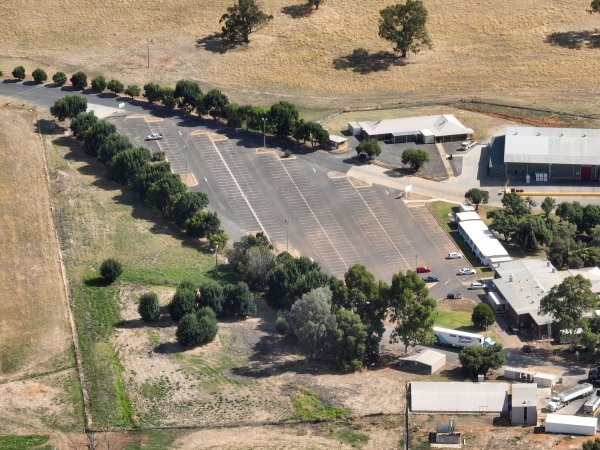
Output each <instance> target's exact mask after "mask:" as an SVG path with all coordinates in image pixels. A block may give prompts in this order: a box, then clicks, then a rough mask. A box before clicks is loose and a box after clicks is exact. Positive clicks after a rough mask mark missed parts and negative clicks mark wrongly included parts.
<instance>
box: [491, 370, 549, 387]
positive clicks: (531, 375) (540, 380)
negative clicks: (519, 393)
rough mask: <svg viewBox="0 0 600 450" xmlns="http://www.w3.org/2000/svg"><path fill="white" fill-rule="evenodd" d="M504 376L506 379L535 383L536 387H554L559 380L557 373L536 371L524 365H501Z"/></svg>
mask: <svg viewBox="0 0 600 450" xmlns="http://www.w3.org/2000/svg"><path fill="white" fill-rule="evenodd" d="M502 370H503V371H504V378H506V379H507V380H515V381H522V382H525V383H535V384H536V385H537V386H538V387H540V388H542V387H550V388H551V387H554V385H555V384H556V383H558V382H559V381H560V377H559V376H558V375H555V374H552V373H545V372H538V371H536V370H531V369H527V368H525V367H509V366H504V367H502Z"/></svg>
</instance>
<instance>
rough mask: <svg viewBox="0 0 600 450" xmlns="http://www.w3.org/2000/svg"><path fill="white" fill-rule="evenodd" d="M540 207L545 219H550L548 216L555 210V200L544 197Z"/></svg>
mask: <svg viewBox="0 0 600 450" xmlns="http://www.w3.org/2000/svg"><path fill="white" fill-rule="evenodd" d="M541 207H542V211H544V215H545V216H546V217H550V214H551V213H552V211H553V210H554V208H556V200H554V199H553V198H552V197H546V198H545V199H544V201H543V202H542V205H541Z"/></svg>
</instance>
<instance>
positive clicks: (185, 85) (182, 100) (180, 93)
mask: <svg viewBox="0 0 600 450" xmlns="http://www.w3.org/2000/svg"><path fill="white" fill-rule="evenodd" d="M201 94H202V91H201V90H200V86H199V85H198V83H197V82H195V81H192V80H179V81H178V82H177V84H176V85H175V98H176V99H177V101H178V103H179V106H180V107H181V108H183V109H185V110H188V111H191V110H192V109H194V108H195V107H196V103H197V102H196V99H197V98H198V96H199V95H201Z"/></svg>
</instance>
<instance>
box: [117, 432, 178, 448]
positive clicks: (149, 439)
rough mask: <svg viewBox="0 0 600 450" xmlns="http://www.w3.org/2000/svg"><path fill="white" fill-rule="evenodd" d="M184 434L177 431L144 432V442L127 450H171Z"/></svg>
mask: <svg viewBox="0 0 600 450" xmlns="http://www.w3.org/2000/svg"><path fill="white" fill-rule="evenodd" d="M182 435H183V433H182V432H181V431H177V430H148V431H144V433H143V436H144V442H143V443H141V444H130V445H128V446H127V447H125V450H142V449H143V450H165V449H168V448H171V446H172V445H173V443H174V442H175V440H176V439H177V438H178V437H180V436H182Z"/></svg>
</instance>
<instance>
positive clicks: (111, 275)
mask: <svg viewBox="0 0 600 450" xmlns="http://www.w3.org/2000/svg"><path fill="white" fill-rule="evenodd" d="M122 273H123V266H122V265H121V263H120V262H119V261H117V260H116V259H114V258H108V259H105V260H104V261H102V264H101V265H100V275H102V278H104V279H105V280H106V281H107V282H109V283H112V282H113V281H115V280H116V279H117V278H119V276H121V274H122Z"/></svg>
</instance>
